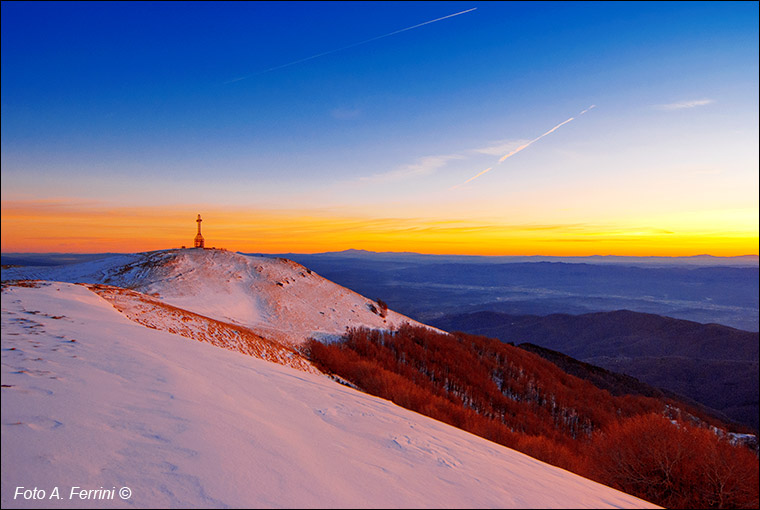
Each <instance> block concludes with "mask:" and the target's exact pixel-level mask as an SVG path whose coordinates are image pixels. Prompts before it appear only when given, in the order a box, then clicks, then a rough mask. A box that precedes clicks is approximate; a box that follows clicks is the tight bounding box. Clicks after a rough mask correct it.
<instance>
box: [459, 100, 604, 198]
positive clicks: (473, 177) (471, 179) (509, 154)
mask: <svg viewBox="0 0 760 510" xmlns="http://www.w3.org/2000/svg"><path fill="white" fill-rule="evenodd" d="M592 108H596V105H595V104H592V105H591V106H589V107H588V108H586V109H585V110H583V111H582V112H581V113H579V114H578V117H580V116H581V115H583V114H584V113H586V112H587V111H589V110H591V109H592ZM571 120H575V117H570V118H569V119H567V120H566V121H564V122H560V123H559V124H557V125H556V126H554V127H553V128H551V129H550V130H549V131H547V132H546V133H544V134H543V135H541V136H539V137H536V138H534V139H533V140H531V141H529V142H527V143H524V144H522V145H521V146H519V147H518V148H516V149H514V150H513V151H511V152H509V153H508V154H505V155H503V156H502V157H501V158H499V162H498V163H496V164H497V165H498V164H500V163H503V162H504V161H505V160H506V159H508V158H511V157H512V156H514V155H515V154H517V153H518V152H520V151H521V150H523V149H527V148H528V147H530V146H531V145H532V144H534V143H536V142H537V141H539V140H540V139H542V138H543V137H545V136H546V135H550V134H552V133H554V132H555V131H556V130H558V129H559V128H561V127H562V126H564V125H565V124H567V123H568V122H570V121H571ZM494 166H495V165H494ZM493 168H494V167H490V168H486V169H485V170H483V171H482V172H478V173H477V174H475V175H474V176H472V177H470V178H469V179H467V180H466V181H464V182H463V183H462V184H457V185H456V186H452V187H451V188H449V189H456V188H458V187H460V186H464V185H465V184H467V183H470V182H472V181H474V180H475V179H477V178H478V177H480V176H481V175H483V174H485V173H487V172H490V171H491V170H493Z"/></svg>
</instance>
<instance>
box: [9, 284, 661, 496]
mask: <svg viewBox="0 0 760 510" xmlns="http://www.w3.org/2000/svg"><path fill="white" fill-rule="evenodd" d="M24 285H28V286H20V285H7V286H4V288H3V291H2V372H1V379H2V401H1V405H2V424H1V427H2V434H0V438H1V441H2V450H1V457H2V466H1V468H0V472H1V473H2V480H1V481H2V483H1V484H0V486H1V488H2V489H1V494H0V496H1V497H0V503H1V504H2V507H3V508H81V507H90V508H126V507H137V508H169V507H172V508H199V507H213V508H223V507H237V508H245V507H266V508H273V507H286V508H305V507H322V508H422V507H424V508H443V507H459V508H650V507H654V506H653V505H651V504H649V503H647V502H645V501H642V500H640V499H637V498H635V497H633V496H629V495H627V494H624V493H622V492H619V491H616V490H614V489H611V488H609V487H605V486H603V485H600V484H598V483H596V482H592V481H590V480H587V479H585V478H582V477H580V476H577V475H575V474H572V473H569V472H567V471H564V470H562V469H559V468H556V467H553V466H550V465H548V464H544V463H542V462H540V461H537V460H535V459H532V458H530V457H528V456H526V455H523V454H521V453H518V452H515V451H513V450H510V449H508V448H505V447H502V446H500V445H497V444H495V443H492V442H489V441H486V440H485V439H482V438H480V437H477V436H475V435H472V434H469V433H467V432H464V431H462V430H459V429H456V428H454V427H451V426H449V425H445V424H443V423H440V422H437V421H435V420H432V419H430V418H427V417H425V416H422V415H420V414H417V413H414V412H411V411H408V410H406V409H403V408H400V407H398V406H396V405H394V404H392V403H390V402H388V401H386V400H382V399H379V398H376V397H372V396H370V395H367V394H364V393H361V392H358V391H355V390H353V389H351V388H348V387H345V386H342V385H340V384H338V383H336V382H334V381H332V380H330V379H329V378H327V377H325V376H320V375H317V374H310V373H306V372H303V371H298V370H294V369H293V368H290V367H287V366H282V365H279V364H275V363H268V362H266V361H263V360H260V359H256V358H254V357H251V356H244V355H241V353H239V352H234V351H231V350H226V349H218V348H216V347H214V346H213V345H209V344H208V342H198V341H193V340H190V339H188V338H185V337H183V336H181V331H180V330H179V329H176V333H180V334H175V333H171V332H170V331H169V329H162V330H159V329H153V328H151V327H149V326H150V325H151V324H152V323H153V322H161V323H162V324H164V325H169V327H170V329H175V328H179V327H180V324H179V323H181V322H183V321H182V319H181V318H180V319H179V321H175V319H176V317H174V318H171V320H168V319H167V318H166V317H165V316H164V315H163V314H164V312H165V311H164V310H163V309H162V308H161V306H158V305H155V303H148V304H146V305H145V307H143V305H142V304H139V303H137V304H135V303H132V302H131V301H130V300H131V299H132V296H131V295H130V294H129V293H121V292H120V291H113V292H115V293H116V298H115V300H114V303H116V305H117V306H125V304H126V305H128V308H129V310H127V312H126V313H127V314H137V315H140V314H142V315H145V316H149V317H145V318H144V319H141V321H142V322H144V324H143V323H141V322H139V321H137V322H136V321H134V320H130V319H129V318H128V317H127V316H125V315H124V314H122V313H119V311H117V309H116V308H115V307H114V305H113V304H112V302H111V301H107V300H105V299H104V298H103V297H102V295H106V294H108V293H109V292H111V290H109V289H108V288H104V289H101V290H102V292H100V293H96V292H92V291H90V290H89V289H88V288H86V287H85V286H83V285H73V284H69V283H54V282H45V283H36V284H24ZM138 297H139V296H138ZM122 299H123V300H124V301H121V300H122ZM125 310H126V308H125ZM167 310H169V309H167ZM166 313H167V314H169V315H170V316H171V313H170V312H166ZM153 315H156V317H152V316H153ZM152 321H153V322H152ZM175 322H176V323H175ZM188 324H190V326H191V327H192V328H195V327H196V324H195V323H194V319H191V320H189V321H188ZM19 488H21V491H20V492H19ZM35 488H36V489H37V491H36V492H35V494H37V495H39V494H40V491H45V499H43V500H38V499H37V500H35V499H25V498H24V491H26V490H28V491H29V494H30V495H31V494H32V491H33V490H34V489H35ZM101 488H102V489H103V490H102V491H100V492H98V491H99V490H100V489H101ZM125 489H126V490H125ZM54 491H56V492H54ZM82 491H85V492H84V495H85V497H87V496H90V499H81V497H82V494H83V493H82ZM54 493H57V495H58V498H60V499H57V498H54V499H52V500H51V499H50V497H51V495H52V494H54ZM17 494H20V495H19V496H17ZM72 494H73V497H72ZM123 496H127V497H126V499H122V497H123Z"/></svg>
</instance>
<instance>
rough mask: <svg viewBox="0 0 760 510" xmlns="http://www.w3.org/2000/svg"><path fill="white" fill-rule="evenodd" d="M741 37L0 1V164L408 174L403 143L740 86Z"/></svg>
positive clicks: (418, 11)
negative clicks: (368, 166)
mask: <svg viewBox="0 0 760 510" xmlns="http://www.w3.org/2000/svg"><path fill="white" fill-rule="evenodd" d="M473 7H477V10H476V11H474V12H471V13H467V14H463V15H461V16H457V17H453V18H450V19H446V20H442V21H439V22H436V23H432V24H429V25H425V26H423V27H419V28H416V29H414V30H409V31H406V32H402V33H399V34H395V35H392V36H390V37H386V38H382V39H379V40H375V41H371V42H368V43H366V44H361V45H358V46H354V47H351V48H347V49H343V50H340V51H336V52H334V53H330V54H328V55H325V56H322V57H319V58H315V59H312V60H308V61H306V62H302V63H298V64H295V65H292V66H288V67H285V68H282V69H276V70H274V71H271V72H267V73H264V74H257V73H260V72H261V71H264V70H266V69H269V68H272V67H276V66H280V65H283V64H287V63H289V62H293V61H296V60H299V59H303V58H306V57H309V56H311V55H315V54H319V53H322V52H327V51H331V50H336V49H339V48H343V47H345V46H348V45H352V44H355V43H357V42H361V41H364V40H367V39H370V38H373V37H376V36H380V35H383V34H387V33H390V32H393V31H396V30H400V29H402V28H405V27H409V26H413V25H416V24H418V23H422V22H425V21H429V20H431V19H435V18H438V17H442V16H446V15H449V14H452V13H455V12H459V11H463V10H466V9H470V8H473ZM757 25H758V4H757V3H756V2H738V3H726V2H652V3H648V2H580V3H578V2H360V3H353V2H327V3H324V2H272V3H270V2H209V3H205V2H81V3H80V2H74V3H70V2H39V3H37V2H5V1H4V2H2V46H1V49H2V123H3V134H2V149H3V152H4V153H6V155H5V156H4V159H3V162H4V167H6V166H7V167H8V169H9V170H10V171H12V172H13V171H22V170H23V169H25V168H28V167H30V166H34V167H35V168H39V167H40V166H41V165H42V166H44V165H49V163H50V161H51V160H53V159H55V160H56V161H60V162H62V165H63V166H62V168H68V169H70V168H71V167H72V166H76V167H77V168H81V169H82V170H81V171H82V172H87V171H88V170H87V168H88V166H89V167H95V166H98V165H95V164H94V163H93V161H94V162H99V163H100V167H102V166H103V164H102V163H104V162H106V161H109V162H114V161H115V162H118V163H120V164H122V165H125V164H127V162H134V161H137V162H141V165H142V166H141V168H150V169H155V168H163V170H164V171H166V172H168V173H171V172H173V171H175V170H172V169H171V168H177V167H181V166H182V165H183V164H184V163H185V162H186V161H187V160H190V159H193V160H195V161H201V162H203V163H204V164H206V165H207V166H208V165H211V166H217V167H220V166H223V165H224V164H225V161H227V159H225V158H231V157H237V158H238V159H241V158H242V159H245V158H248V157H249V156H250V157H253V156H251V154H253V153H255V158H254V159H255V163H256V164H257V165H259V166H262V165H267V164H271V165H274V166H278V165H279V166H280V167H282V168H288V169H293V172H295V173H299V172H302V171H303V172H306V171H307V170H297V169H299V168H301V169H303V168H304V165H305V164H306V162H307V161H312V160H314V159H315V158H319V160H320V161H321V162H322V166H323V167H328V166H329V167H330V168H336V170H335V172H336V173H337V174H341V173H343V174H345V173H348V172H350V171H351V170H350V169H347V168H346V167H347V166H351V163H348V164H347V163H345V162H346V161H357V159H358V157H359V155H360V154H361V155H368V156H370V157H372V158H374V159H376V158H380V157H381V156H382V157H384V158H388V165H393V164H398V162H399V161H405V160H407V161H408V160H409V159H413V157H412V156H411V154H412V152H411V151H410V149H409V144H410V143H411V141H410V139H411V137H412V136H414V143H415V145H416V149H415V152H414V154H416V155H417V156H415V157H418V156H419V155H425V154H427V153H435V152H440V151H441V150H443V148H445V147H449V146H451V144H452V140H458V141H459V142H460V143H461V145H462V147H466V146H469V145H472V144H476V143H480V142H479V141H482V140H483V139H484V137H487V136H488V137H490V138H491V139H495V138H499V137H508V136H513V134H512V133H508V132H504V133H503V134H501V133H499V132H498V131H497V129H498V128H499V126H500V123H501V122H502V120H503V119H504V118H506V117H509V119H510V120H512V121H515V123H519V124H520V126H521V133H525V134H524V135H521V136H527V137H530V136H536V135H537V134H540V133H541V132H542V130H545V129H547V128H549V127H551V126H552V125H554V124H556V123H557V122H558V121H562V120H564V119H565V118H567V117H568V116H569V115H573V114H576V113H577V112H578V111H579V110H580V109H582V108H585V107H588V106H589V105H590V104H592V103H604V102H605V101H607V102H613V101H615V102H616V104H625V102H626V101H629V102H634V101H636V100H637V99H638V98H639V96H641V98H644V97H645V98H646V99H642V101H649V102H650V103H651V102H652V101H653V98H655V97H657V98H659V99H658V100H659V101H660V102H668V101H676V100H680V99H682V98H683V97H687V96H688V97H690V95H694V96H699V95H700V94H705V93H706V94H713V95H714V94H715V93H716V92H715V91H716V90H717V89H718V88H719V87H717V86H713V85H714V84H713V77H716V76H720V77H721V79H722V80H723V82H722V84H721V87H723V89H725V87H730V86H731V85H730V83H732V81H733V82H735V83H739V84H741V83H744V82H747V79H748V77H751V76H753V75H756V70H757V67H756V56H757V52H758V48H757ZM753 56H754V57H755V58H754V62H755V63H754V64H748V62H752V61H753V58H752V57H753ZM753 66H754V67H753ZM242 77H245V79H242V80H238V81H234V80H237V79H238V78H242ZM695 77H699V79H698V80H695ZM726 84H729V85H726ZM711 87H712V88H711ZM330 112H333V115H330ZM353 112H361V115H360V116H358V117H357V118H356V119H352V118H351V116H352V115H353ZM341 116H343V117H346V118H347V121H346V119H341ZM342 120H343V121H342ZM283 154H287V156H284V155H283ZM231 155H232V156H231ZM234 155H237V156H234ZM394 158H395V159H394ZM285 159H287V161H285ZM116 166H117V167H118V165H116ZM341 168H342V170H341ZM4 170H5V168H4ZM56 171H58V170H56V169H55V168H53V167H51V168H50V172H53V173H55V172H56ZM60 171H63V170H60ZM90 171H92V170H90ZM230 171H233V172H234V171H236V170H230ZM237 171H239V170H237ZM146 172H147V170H146ZM286 173H287V172H286Z"/></svg>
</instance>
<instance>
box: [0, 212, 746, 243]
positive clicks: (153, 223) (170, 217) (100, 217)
mask: <svg viewBox="0 0 760 510" xmlns="http://www.w3.org/2000/svg"><path fill="white" fill-rule="evenodd" d="M191 207H192V206H184V207H177V208H123V207H122V208H103V207H101V206H98V205H90V206H89V207H87V206H79V207H77V208H74V207H70V206H67V205H65V204H64V203H61V202H44V203H40V202H35V203H11V204H3V209H2V244H3V251H5V252H46V251H59V252H80V253H97V252H136V251H149V250H157V249H165V248H173V247H174V248H176V247H180V246H182V245H185V246H192V237H193V235H194V234H195V228H196V225H195V221H194V220H195V210H194V209H192V208H191ZM201 212H202V216H203V218H204V226H203V233H204V235H205V237H206V239H207V244H208V246H214V247H217V248H226V249H228V250H234V251H242V252H261V253H286V252H303V253H316V252H325V251H340V250H344V249H349V248H355V249H364V250H371V251H415V252H420V253H431V254H467V255H475V254H479V255H524V254H528V255H531V254H541V255H569V256H574V255H577V256H587V255H600V254H601V255H634V256H648V255H652V256H688V255H694V254H701V253H710V254H713V255H717V256H736V255H747V254H753V253H757V246H758V237H757V234H756V233H753V231H752V225H751V222H748V223H749V224H747V225H742V224H741V223H737V229H736V230H735V231H726V230H724V231H714V230H713V231H711V230H709V225H706V226H707V228H706V229H704V230H702V229H700V228H699V222H695V224H693V225H689V224H686V225H680V229H679V230H678V231H669V230H665V229H661V228H656V227H652V226H649V225H647V224H646V223H645V222H643V223H642V224H638V225H637V224H635V223H631V224H630V225H624V226H621V225H614V226H613V225H604V224H581V223H574V224H540V225H539V224H533V225H531V224H523V225H507V224H500V223H497V222H494V221H488V220H483V221H476V220H457V219H435V220H433V219H424V218H391V217H388V218H368V217H362V216H360V215H358V214H357V215H353V216H350V215H344V216H337V215H328V214H321V215H317V214H313V213H312V214H310V213H309V211H295V210H294V211H265V210H261V211H255V210H247V209H246V210H230V209H213V208H204V209H203V210H202V211H201ZM742 227H744V229H742ZM62 234H65V235H62Z"/></svg>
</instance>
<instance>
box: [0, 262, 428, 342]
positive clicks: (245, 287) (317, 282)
mask: <svg viewBox="0 0 760 510" xmlns="http://www.w3.org/2000/svg"><path fill="white" fill-rule="evenodd" d="M3 279H4V280H8V279H40V280H52V281H63V282H71V283H89V284H105V285H112V286H115V287H122V288H126V289H131V290H135V291H138V292H141V293H144V294H148V295H150V296H153V297H156V298H158V299H159V300H160V301H162V302H164V303H166V304H169V305H172V306H175V307H179V308H182V309H184V310H188V311H190V312H194V313H197V314H200V315H203V316H206V317H210V318H212V319H216V320H219V321H224V322H228V323H232V324H236V325H239V326H243V327H246V328H249V329H250V330H252V331H253V332H255V333H256V334H259V335H261V336H263V337H265V338H268V339H271V340H275V341H278V342H281V343H284V344H288V345H300V344H301V343H303V342H304V341H306V339H308V338H310V337H311V338H316V339H322V340H324V339H327V340H329V339H333V338H338V337H339V336H341V335H343V334H344V333H345V332H346V330H347V329H348V328H352V327H358V326H365V327H369V328H373V329H391V328H394V327H398V326H400V325H401V324H403V323H405V322H408V323H410V324H417V325H419V323H417V322H416V321H413V320H412V319H410V318H408V317H406V316H404V315H401V314H398V313H396V312H393V311H391V310H387V309H385V308H384V307H383V306H382V304H379V303H377V302H376V301H373V300H371V299H368V298H366V297H364V296H361V295H359V294H357V293H356V292H353V291H351V290H349V289H346V288H345V287H341V286H340V285H338V284H336V283H333V282H331V281H330V280H327V279H325V278H323V277H321V276H319V275H318V274H316V273H314V272H313V271H311V270H309V269H307V268H305V267H304V266H302V265H300V264H298V263H296V262H293V261H291V260H288V259H284V258H271V257H261V256H250V255H242V254H239V253H234V252H230V251H226V250H214V249H177V250H161V251H153V252H145V253H137V254H130V255H115V256H111V257H106V258H103V259H100V260H96V261H90V262H83V263H80V264H72V265H67V266H56V267H45V268H41V267H22V268H11V269H7V270H4V271H3Z"/></svg>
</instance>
